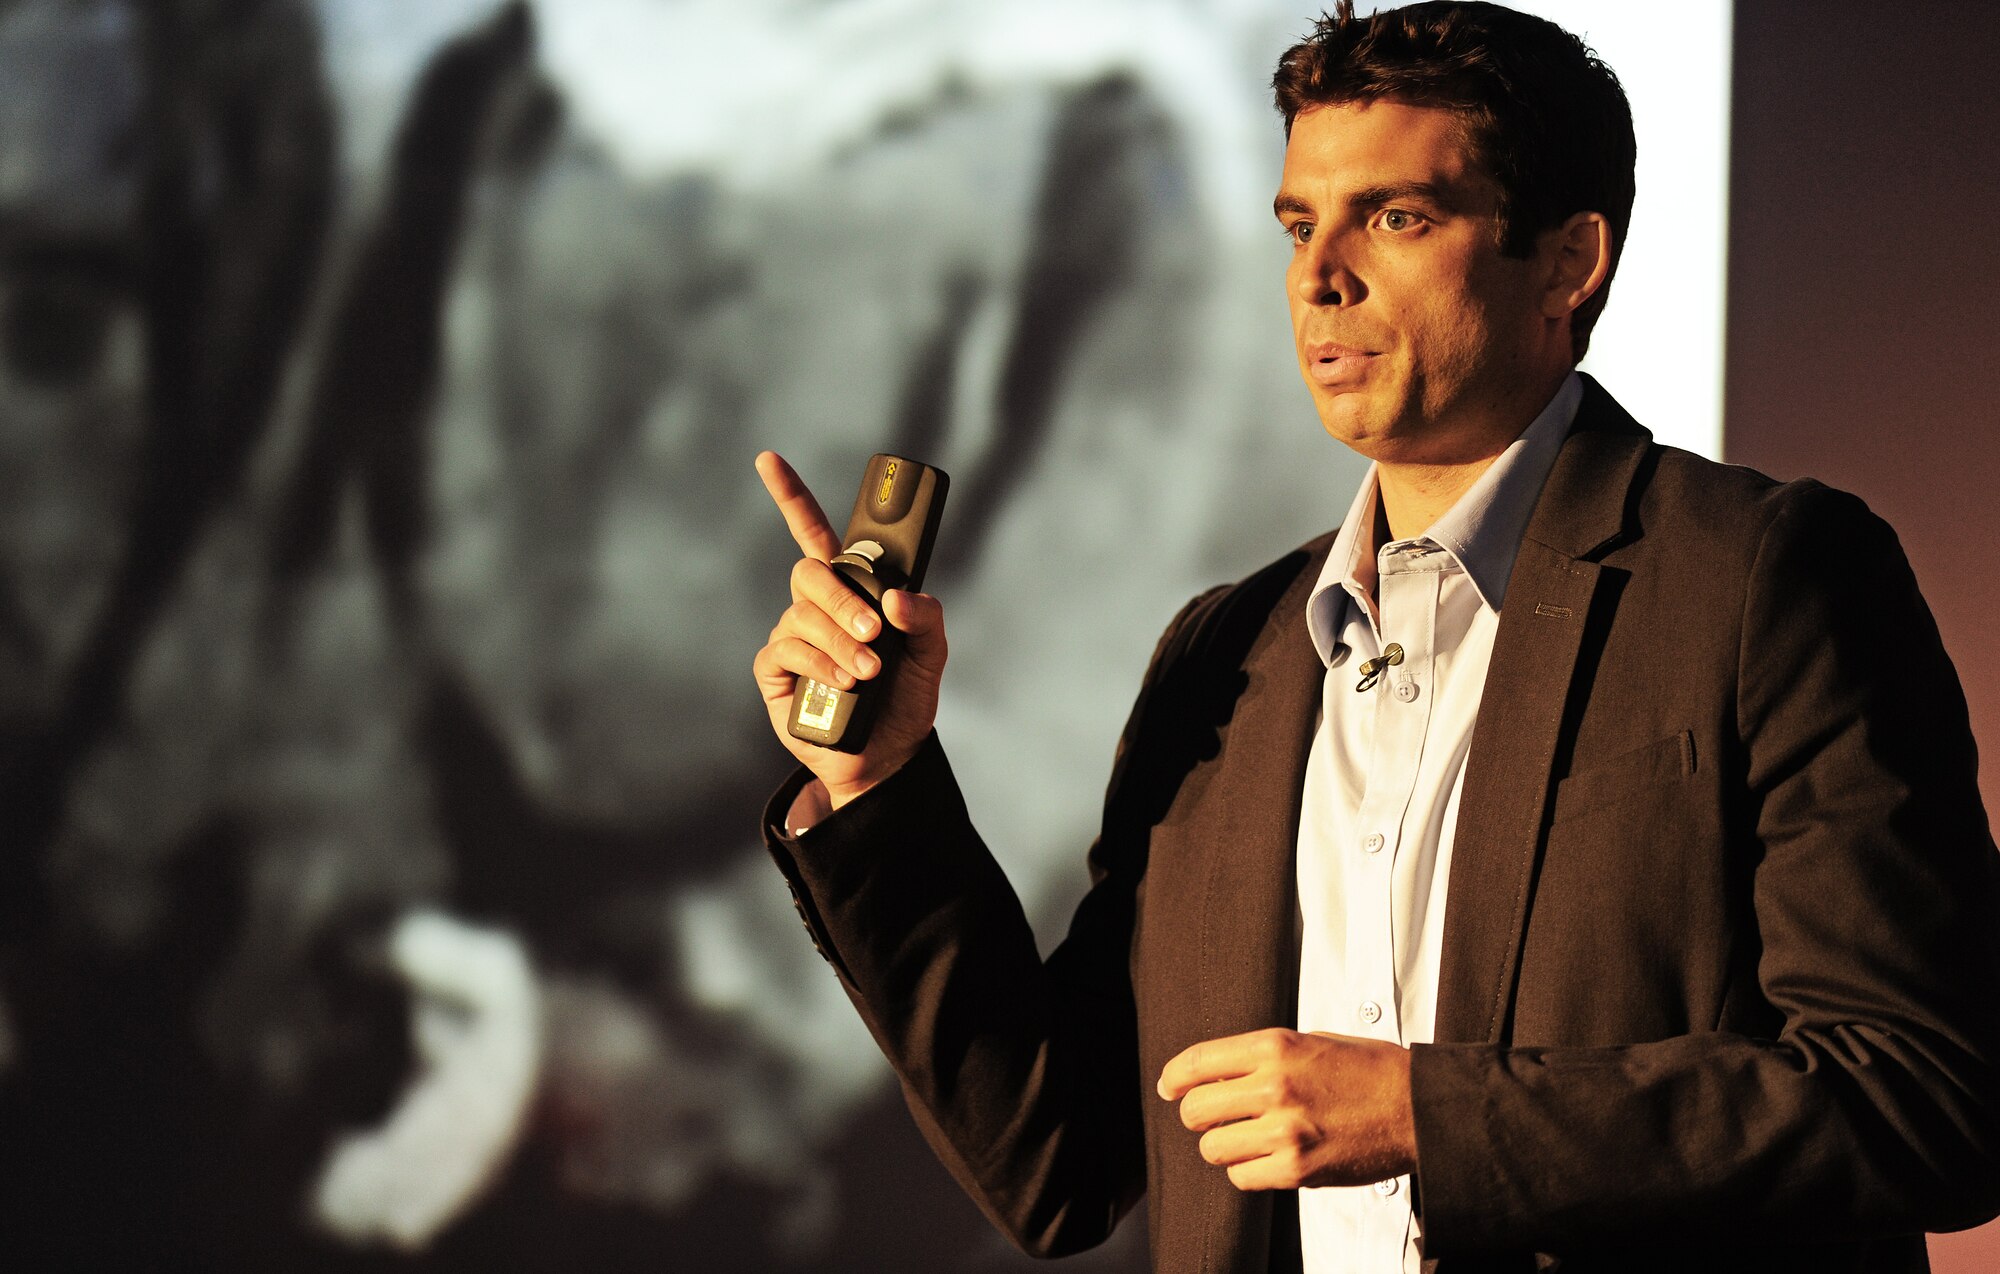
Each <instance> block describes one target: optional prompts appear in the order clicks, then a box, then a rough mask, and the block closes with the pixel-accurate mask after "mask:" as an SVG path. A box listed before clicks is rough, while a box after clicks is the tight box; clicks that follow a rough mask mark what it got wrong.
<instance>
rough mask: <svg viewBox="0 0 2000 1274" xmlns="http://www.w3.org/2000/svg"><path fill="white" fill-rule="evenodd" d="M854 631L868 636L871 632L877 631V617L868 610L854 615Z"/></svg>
mask: <svg viewBox="0 0 2000 1274" xmlns="http://www.w3.org/2000/svg"><path fill="white" fill-rule="evenodd" d="M854 631H855V632H857V633H860V634H861V635H862V636H863V637H866V636H867V635H868V634H869V633H871V632H873V631H875V617H874V616H873V615H871V614H869V613H868V612H867V611H863V612H861V613H860V614H859V615H856V616H855V617H854Z"/></svg>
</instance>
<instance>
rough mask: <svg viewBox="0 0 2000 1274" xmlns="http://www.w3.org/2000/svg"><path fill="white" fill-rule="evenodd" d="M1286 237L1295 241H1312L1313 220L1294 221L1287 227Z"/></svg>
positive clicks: (1303, 242) (1301, 242) (1300, 242)
mask: <svg viewBox="0 0 2000 1274" xmlns="http://www.w3.org/2000/svg"><path fill="white" fill-rule="evenodd" d="M1285 237H1286V238H1287V239H1290V240H1291V241H1292V242H1293V243H1299V244H1305V243H1311V242H1312V237H1313V227H1312V222H1310V221H1294V222H1293V223H1292V224H1291V225H1289V226H1286V227H1285Z"/></svg>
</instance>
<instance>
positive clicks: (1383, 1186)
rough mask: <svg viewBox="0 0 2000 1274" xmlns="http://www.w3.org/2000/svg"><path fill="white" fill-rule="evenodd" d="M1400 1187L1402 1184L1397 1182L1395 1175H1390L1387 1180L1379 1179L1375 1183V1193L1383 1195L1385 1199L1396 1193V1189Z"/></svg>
mask: <svg viewBox="0 0 2000 1274" xmlns="http://www.w3.org/2000/svg"><path fill="white" fill-rule="evenodd" d="M1399 1189H1401V1186H1399V1185H1398V1184H1397V1182H1396V1178H1394V1177H1390V1178H1389V1179H1388V1180H1387V1181H1377V1182H1376V1183H1375V1193H1377V1194H1379V1195H1381V1196H1382V1197H1383V1198H1385V1199H1386V1198H1388V1197H1389V1196H1390V1195H1392V1194H1394V1193H1396V1191H1397V1190H1399Z"/></svg>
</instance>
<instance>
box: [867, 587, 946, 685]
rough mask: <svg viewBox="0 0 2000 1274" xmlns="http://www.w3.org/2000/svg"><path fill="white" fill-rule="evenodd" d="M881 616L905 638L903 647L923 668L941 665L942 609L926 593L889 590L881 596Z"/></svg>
mask: <svg viewBox="0 0 2000 1274" xmlns="http://www.w3.org/2000/svg"><path fill="white" fill-rule="evenodd" d="M882 613H883V614H884V615H886V616H887V617H888V619H889V622H890V623H892V624H894V625H895V626H896V627H897V628H898V629H900V630H902V633H903V635H904V636H905V637H906V638H907V639H908V643H907V645H906V646H905V647H904V649H905V650H907V651H908V652H909V655H910V657H911V658H912V659H915V660H917V661H918V662H919V663H922V664H923V665H925V666H926V667H930V668H937V667H941V666H942V665H943V663H944V652H945V643H944V606H943V605H942V604H941V603H940V602H939V601H938V599H937V598H935V597H932V596H931V595H930V594H929V593H912V592H910V591H909V590H907V589H901V588H892V589H890V590H889V591H888V592H887V593H884V594H883V595H882Z"/></svg>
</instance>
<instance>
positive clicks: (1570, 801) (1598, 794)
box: [1549, 730, 1695, 825]
mask: <svg viewBox="0 0 2000 1274" xmlns="http://www.w3.org/2000/svg"><path fill="white" fill-rule="evenodd" d="M1694 766H1695V755H1694V734H1693V733H1692V732H1691V731H1688V730H1681V731H1678V732H1676V733H1674V734H1670V735H1668V736H1667V737H1666V738H1664V739H1656V740H1654V741H1653V742H1651V743H1648V744H1646V745H1645V746H1643V747H1637V748H1633V749H1632V750H1631V751H1630V752H1621V753H1619V754H1618V755H1617V756H1615V757H1612V758H1611V759H1610V760H1608V761H1605V762H1603V763H1602V764H1599V765H1593V766H1591V767H1589V768H1588V769H1584V770H1579V771H1577V772H1576V773H1574V774H1571V775H1570V776H1569V777H1567V778H1565V779H1563V780H1561V781H1560V782H1558V783H1557V784H1556V792H1555V800H1554V802H1553V806H1552V809H1551V812H1550V815H1549V822H1550V823H1551V824H1552V825H1553V824H1556V823H1562V822H1566V821H1568V820H1570V819H1573V818H1576V817H1578V816H1579V815H1582V814H1585V813H1588V812H1589V811H1591V810H1595V809H1603V808H1607V807H1610V806H1614V805H1622V804H1624V803H1625V802H1626V801H1628V800H1631V799H1634V798H1636V797H1640V796H1643V795H1646V794H1648V793H1649V792H1651V791H1653V790H1654V789H1657V788H1660V787H1662V786H1665V785H1667V784H1669V783H1673V782H1676V781H1678V780H1681V779H1685V778H1687V777H1689V776H1690V775H1692V774H1693V773H1694Z"/></svg>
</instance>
